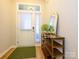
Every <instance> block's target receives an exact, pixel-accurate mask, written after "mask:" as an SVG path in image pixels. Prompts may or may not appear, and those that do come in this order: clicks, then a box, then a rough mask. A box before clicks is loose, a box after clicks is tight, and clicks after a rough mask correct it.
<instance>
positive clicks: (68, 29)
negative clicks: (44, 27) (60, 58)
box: [46, 0, 78, 59]
mask: <svg viewBox="0 0 79 59" xmlns="http://www.w3.org/2000/svg"><path fill="white" fill-rule="evenodd" d="M46 6H47V14H48V15H49V14H50V13H52V12H53V11H57V12H58V14H59V24H58V34H59V35H63V36H64V37H65V59H77V53H78V50H77V48H78V45H77V44H78V30H77V26H78V23H77V21H78V20H77V18H78V17H77V13H78V11H77V0H49V1H48V2H47V3H46ZM47 18H48V17H47ZM47 21H48V20H47Z"/></svg>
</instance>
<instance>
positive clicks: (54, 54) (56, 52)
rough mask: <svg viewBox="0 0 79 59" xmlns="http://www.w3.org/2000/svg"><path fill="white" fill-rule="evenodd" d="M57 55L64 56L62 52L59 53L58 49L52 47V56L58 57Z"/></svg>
mask: <svg viewBox="0 0 79 59" xmlns="http://www.w3.org/2000/svg"><path fill="white" fill-rule="evenodd" d="M58 56H64V54H63V53H61V52H60V51H59V50H58V49H56V48H54V49H53V56H52V57H58Z"/></svg>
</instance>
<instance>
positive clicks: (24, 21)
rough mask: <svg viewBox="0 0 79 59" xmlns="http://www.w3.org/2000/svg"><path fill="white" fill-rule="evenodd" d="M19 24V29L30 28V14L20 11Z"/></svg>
mask: <svg viewBox="0 0 79 59" xmlns="http://www.w3.org/2000/svg"><path fill="white" fill-rule="evenodd" d="M20 26H21V30H30V29H32V14H31V13H26V12H20Z"/></svg>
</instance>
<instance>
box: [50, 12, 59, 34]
mask: <svg viewBox="0 0 79 59" xmlns="http://www.w3.org/2000/svg"><path fill="white" fill-rule="evenodd" d="M57 23H58V14H57V13H56V12H54V13H53V14H52V15H51V16H50V21H49V26H52V27H53V29H54V30H53V33H55V34H57Z"/></svg>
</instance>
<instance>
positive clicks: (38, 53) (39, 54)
mask: <svg viewBox="0 0 79 59" xmlns="http://www.w3.org/2000/svg"><path fill="white" fill-rule="evenodd" d="M14 50H15V49H11V50H10V51H8V53H6V55H4V56H3V57H2V58H0V59H7V58H8V56H9V55H10V54H11V53H12V52H13V51H14ZM24 59H45V58H44V55H43V52H42V50H41V47H40V46H37V47H36V57H35V58H24Z"/></svg>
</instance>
